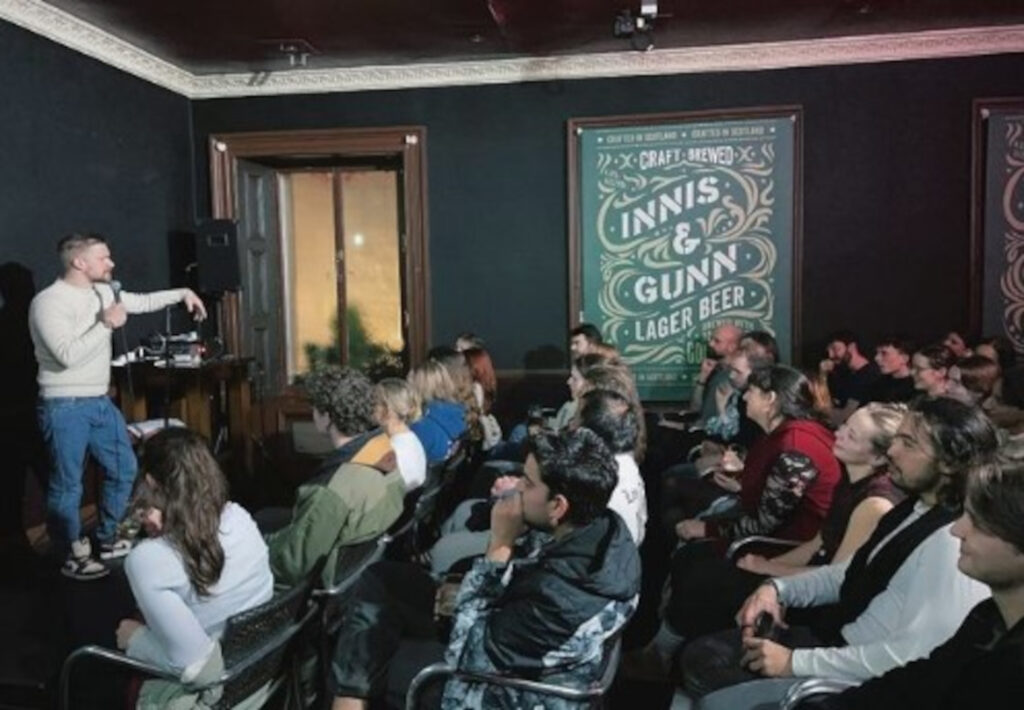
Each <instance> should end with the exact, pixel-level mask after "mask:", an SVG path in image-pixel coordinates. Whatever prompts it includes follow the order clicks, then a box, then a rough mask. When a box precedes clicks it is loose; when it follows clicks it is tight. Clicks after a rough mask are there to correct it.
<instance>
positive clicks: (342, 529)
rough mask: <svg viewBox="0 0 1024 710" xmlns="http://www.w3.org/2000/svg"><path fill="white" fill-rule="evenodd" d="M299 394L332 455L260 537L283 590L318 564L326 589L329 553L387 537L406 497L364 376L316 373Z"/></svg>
mask: <svg viewBox="0 0 1024 710" xmlns="http://www.w3.org/2000/svg"><path fill="white" fill-rule="evenodd" d="M439 367H440V366H439ZM442 369H443V368H442ZM306 388H307V390H308V391H309V394H310V400H311V401H312V404H313V419H314V421H317V422H318V425H323V422H324V421H327V422H328V424H327V425H326V426H327V429H328V431H329V433H330V435H331V439H332V441H333V442H334V445H335V447H336V449H335V451H334V453H333V454H332V455H331V456H330V457H329V458H328V464H327V465H325V466H322V467H321V469H320V472H319V474H318V475H317V476H315V477H314V478H312V479H310V480H309V481H307V482H306V483H304V484H303V485H302V486H300V487H299V489H298V491H296V494H295V506H294V507H293V508H292V512H291V515H290V516H289V519H288V522H287V523H286V524H285V525H284V526H283V527H281V528H280V529H276V530H274V531H272V532H270V533H269V534H268V535H267V545H268V546H269V548H270V567H271V569H272V570H273V572H274V578H275V579H276V580H277V582H278V583H279V584H282V585H285V586H293V585H295V584H298V583H299V582H301V581H302V580H304V579H306V577H307V576H308V575H309V574H310V573H311V572H312V571H313V570H314V569H316V568H317V567H318V566H319V565H321V564H323V574H322V579H323V581H324V583H325V584H328V585H329V584H331V583H332V582H333V580H334V559H335V556H336V548H337V547H338V546H341V545H349V544H353V543H357V542H362V541H364V540H369V539H371V538H374V537H376V536H377V535H380V534H381V533H383V532H384V531H386V530H387V529H388V527H389V526H390V525H391V523H393V522H394V521H395V520H396V519H397V518H398V516H399V515H400V514H401V512H402V505H403V499H404V497H405V482H404V481H403V480H402V475H401V473H399V472H398V471H397V470H395V469H396V468H397V464H396V458H395V452H394V450H393V449H392V448H391V442H390V440H389V438H388V435H387V433H385V432H383V431H381V430H379V429H376V428H375V427H376V421H375V420H374V416H373V415H374V408H375V407H376V403H377V395H376V392H375V391H374V388H373V385H372V384H371V383H370V380H369V379H367V377H366V375H364V374H362V373H361V372H358V371H356V370H352V369H350V368H338V367H332V368H328V369H325V370H317V371H314V372H313V373H310V375H309V378H308V379H307V381H306ZM260 517H262V516H260Z"/></svg>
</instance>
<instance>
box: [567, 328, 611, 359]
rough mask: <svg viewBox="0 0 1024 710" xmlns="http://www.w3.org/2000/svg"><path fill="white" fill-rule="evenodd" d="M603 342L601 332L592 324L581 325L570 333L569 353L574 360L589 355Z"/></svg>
mask: <svg viewBox="0 0 1024 710" xmlns="http://www.w3.org/2000/svg"><path fill="white" fill-rule="evenodd" d="M603 342H604V338H602V337H601V331H600V330H598V329H597V327H596V326H594V325H591V324H590V323H580V324H579V325H578V326H576V327H575V328H573V329H572V330H571V331H569V352H570V354H571V355H572V359H574V360H575V359H576V358H578V357H581V356H583V355H587V354H589V353H590V352H591V349H592V348H593V347H594V346H595V345H601V344H602V343H603Z"/></svg>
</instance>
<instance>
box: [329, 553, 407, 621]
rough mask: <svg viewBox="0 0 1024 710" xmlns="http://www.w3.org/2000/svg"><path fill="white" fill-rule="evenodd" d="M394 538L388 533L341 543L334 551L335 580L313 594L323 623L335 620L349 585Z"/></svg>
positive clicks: (381, 555)
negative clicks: (317, 602)
mask: <svg viewBox="0 0 1024 710" xmlns="http://www.w3.org/2000/svg"><path fill="white" fill-rule="evenodd" d="M390 542H391V536H390V535H388V534H387V533H384V534H383V535H379V536H378V537H375V538H371V539H369V540H364V541H363V542H357V543H355V544H352V545H342V546H341V547H339V548H338V550H337V553H336V555H335V567H334V582H333V584H332V585H331V586H330V587H328V588H326V589H316V590H314V591H313V596H314V597H315V598H317V599H318V600H319V601H320V603H321V605H322V609H321V624H322V625H323V626H326V625H328V624H329V623H332V620H333V619H335V617H337V610H338V607H339V605H340V604H341V603H342V599H343V598H344V597H345V595H346V593H347V592H348V591H349V589H351V588H352V585H354V584H355V583H356V582H357V581H358V580H359V577H360V575H362V574H363V572H365V571H366V568H367V567H369V566H370V565H372V564H373V563H374V562H377V561H378V560H380V559H381V558H383V557H384V552H385V550H386V549H387V546H388V544H389V543H390Z"/></svg>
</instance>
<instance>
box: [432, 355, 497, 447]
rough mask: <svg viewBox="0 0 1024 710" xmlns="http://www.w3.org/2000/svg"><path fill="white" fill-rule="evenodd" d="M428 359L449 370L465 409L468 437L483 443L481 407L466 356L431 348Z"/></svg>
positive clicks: (457, 394) (456, 393)
mask: <svg viewBox="0 0 1024 710" xmlns="http://www.w3.org/2000/svg"><path fill="white" fill-rule="evenodd" d="M427 357H428V359H430V360H435V361H437V362H439V363H441V364H442V365H444V367H445V369H446V370H448V376H449V377H450V378H451V381H452V385H453V386H454V388H455V399H454V400H453V401H455V402H457V403H459V404H461V405H462V407H463V412H464V419H465V422H466V437H467V439H468V440H469V441H471V442H482V441H483V429H482V428H481V425H480V407H479V405H478V404H477V402H476V395H475V394H474V393H473V375H472V373H470V371H469V364H468V363H467V362H466V356H465V355H463V354H462V353H460V352H456V351H455V350H453V349H451V348H449V347H447V346H444V345H442V346H440V347H436V348H431V349H430V352H429V353H428V355H427Z"/></svg>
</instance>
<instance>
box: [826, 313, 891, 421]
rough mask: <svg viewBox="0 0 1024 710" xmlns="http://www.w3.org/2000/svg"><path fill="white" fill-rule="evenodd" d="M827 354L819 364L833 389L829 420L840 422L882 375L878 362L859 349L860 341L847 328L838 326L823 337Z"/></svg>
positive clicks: (866, 400)
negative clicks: (840, 328)
mask: <svg viewBox="0 0 1024 710" xmlns="http://www.w3.org/2000/svg"><path fill="white" fill-rule="evenodd" d="M825 353H826V358H825V359H824V360H822V361H821V363H820V364H819V365H818V369H819V371H820V372H822V373H824V374H825V375H826V376H827V377H828V389H829V391H830V392H831V393H832V421H834V422H836V423H840V424H841V423H842V422H844V421H846V418H847V417H848V416H850V415H851V414H852V413H853V412H854V411H855V410H856V409H857V407H859V406H861V405H862V404H866V403H867V402H869V401H871V400H870V399H869V396H870V391H871V388H872V386H873V385H874V384H875V380H877V379H878V378H879V377H881V374H882V373H881V372H880V371H879V369H878V364H877V363H876V362H873V361H872V360H869V359H868V358H867V357H865V356H864V354H863V353H862V352H861V342H860V338H858V337H857V336H856V335H855V334H854V333H853V332H851V331H849V330H837V331H835V332H834V333H831V334H830V335H829V336H828V338H827V339H826V346H825Z"/></svg>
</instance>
